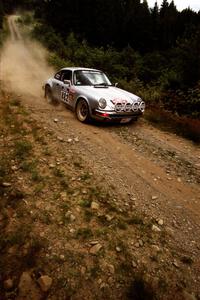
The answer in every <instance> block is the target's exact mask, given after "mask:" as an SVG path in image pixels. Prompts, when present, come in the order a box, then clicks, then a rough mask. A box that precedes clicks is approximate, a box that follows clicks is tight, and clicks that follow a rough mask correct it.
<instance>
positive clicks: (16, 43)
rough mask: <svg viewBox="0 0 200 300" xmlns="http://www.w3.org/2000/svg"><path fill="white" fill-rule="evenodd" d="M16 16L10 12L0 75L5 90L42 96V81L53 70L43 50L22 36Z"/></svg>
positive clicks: (34, 42)
mask: <svg viewBox="0 0 200 300" xmlns="http://www.w3.org/2000/svg"><path fill="white" fill-rule="evenodd" d="M17 18H18V16H10V17H9V18H8V25H9V30H10V34H11V35H10V38H8V40H7V41H6V42H5V44H4V47H3V51H2V54H1V65H0V79H1V80H3V81H4V83H6V86H7V88H8V90H10V91H11V90H12V91H14V92H16V93H19V94H22V95H26V96H34V97H36V98H38V97H42V95H43V92H42V84H43V82H44V81H45V80H46V79H47V78H48V77H49V76H50V74H52V73H53V72H54V71H53V69H52V68H51V67H49V66H48V64H47V62H46V55H47V52H46V51H45V50H44V48H43V47H41V45H39V44H38V43H37V42H36V41H31V40H30V39H28V38H26V39H24V37H22V34H21V32H20V31H19V29H18V26H17V22H16V21H17Z"/></svg>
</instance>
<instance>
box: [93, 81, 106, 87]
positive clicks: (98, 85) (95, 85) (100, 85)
mask: <svg viewBox="0 0 200 300" xmlns="http://www.w3.org/2000/svg"><path fill="white" fill-rule="evenodd" d="M109 86H110V85H108V84H107V83H104V82H102V83H97V84H94V87H109Z"/></svg>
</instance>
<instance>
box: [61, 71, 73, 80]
mask: <svg viewBox="0 0 200 300" xmlns="http://www.w3.org/2000/svg"><path fill="white" fill-rule="evenodd" d="M61 80H62V81H63V82H64V80H70V81H72V71H70V70H65V71H63V72H62V75H61Z"/></svg>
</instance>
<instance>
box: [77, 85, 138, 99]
mask: <svg viewBox="0 0 200 300" xmlns="http://www.w3.org/2000/svg"><path fill="white" fill-rule="evenodd" d="M79 91H80V92H81V93H84V94H86V95H88V96H90V97H94V98H95V99H96V100H99V99H100V98H104V99H106V100H107V101H109V100H114V99H117V100H127V101H130V102H135V101H138V100H139V99H140V98H139V97H138V96H136V95H134V94H132V93H129V92H127V91H124V90H122V89H119V88H117V87H113V86H109V87H94V86H81V87H79Z"/></svg>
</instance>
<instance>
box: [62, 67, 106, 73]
mask: <svg viewBox="0 0 200 300" xmlns="http://www.w3.org/2000/svg"><path fill="white" fill-rule="evenodd" d="M61 70H62V71H63V70H70V71H77V70H83V71H100V70H97V69H91V68H82V67H69V68H62V69H61ZM100 72H101V71H100Z"/></svg>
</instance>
